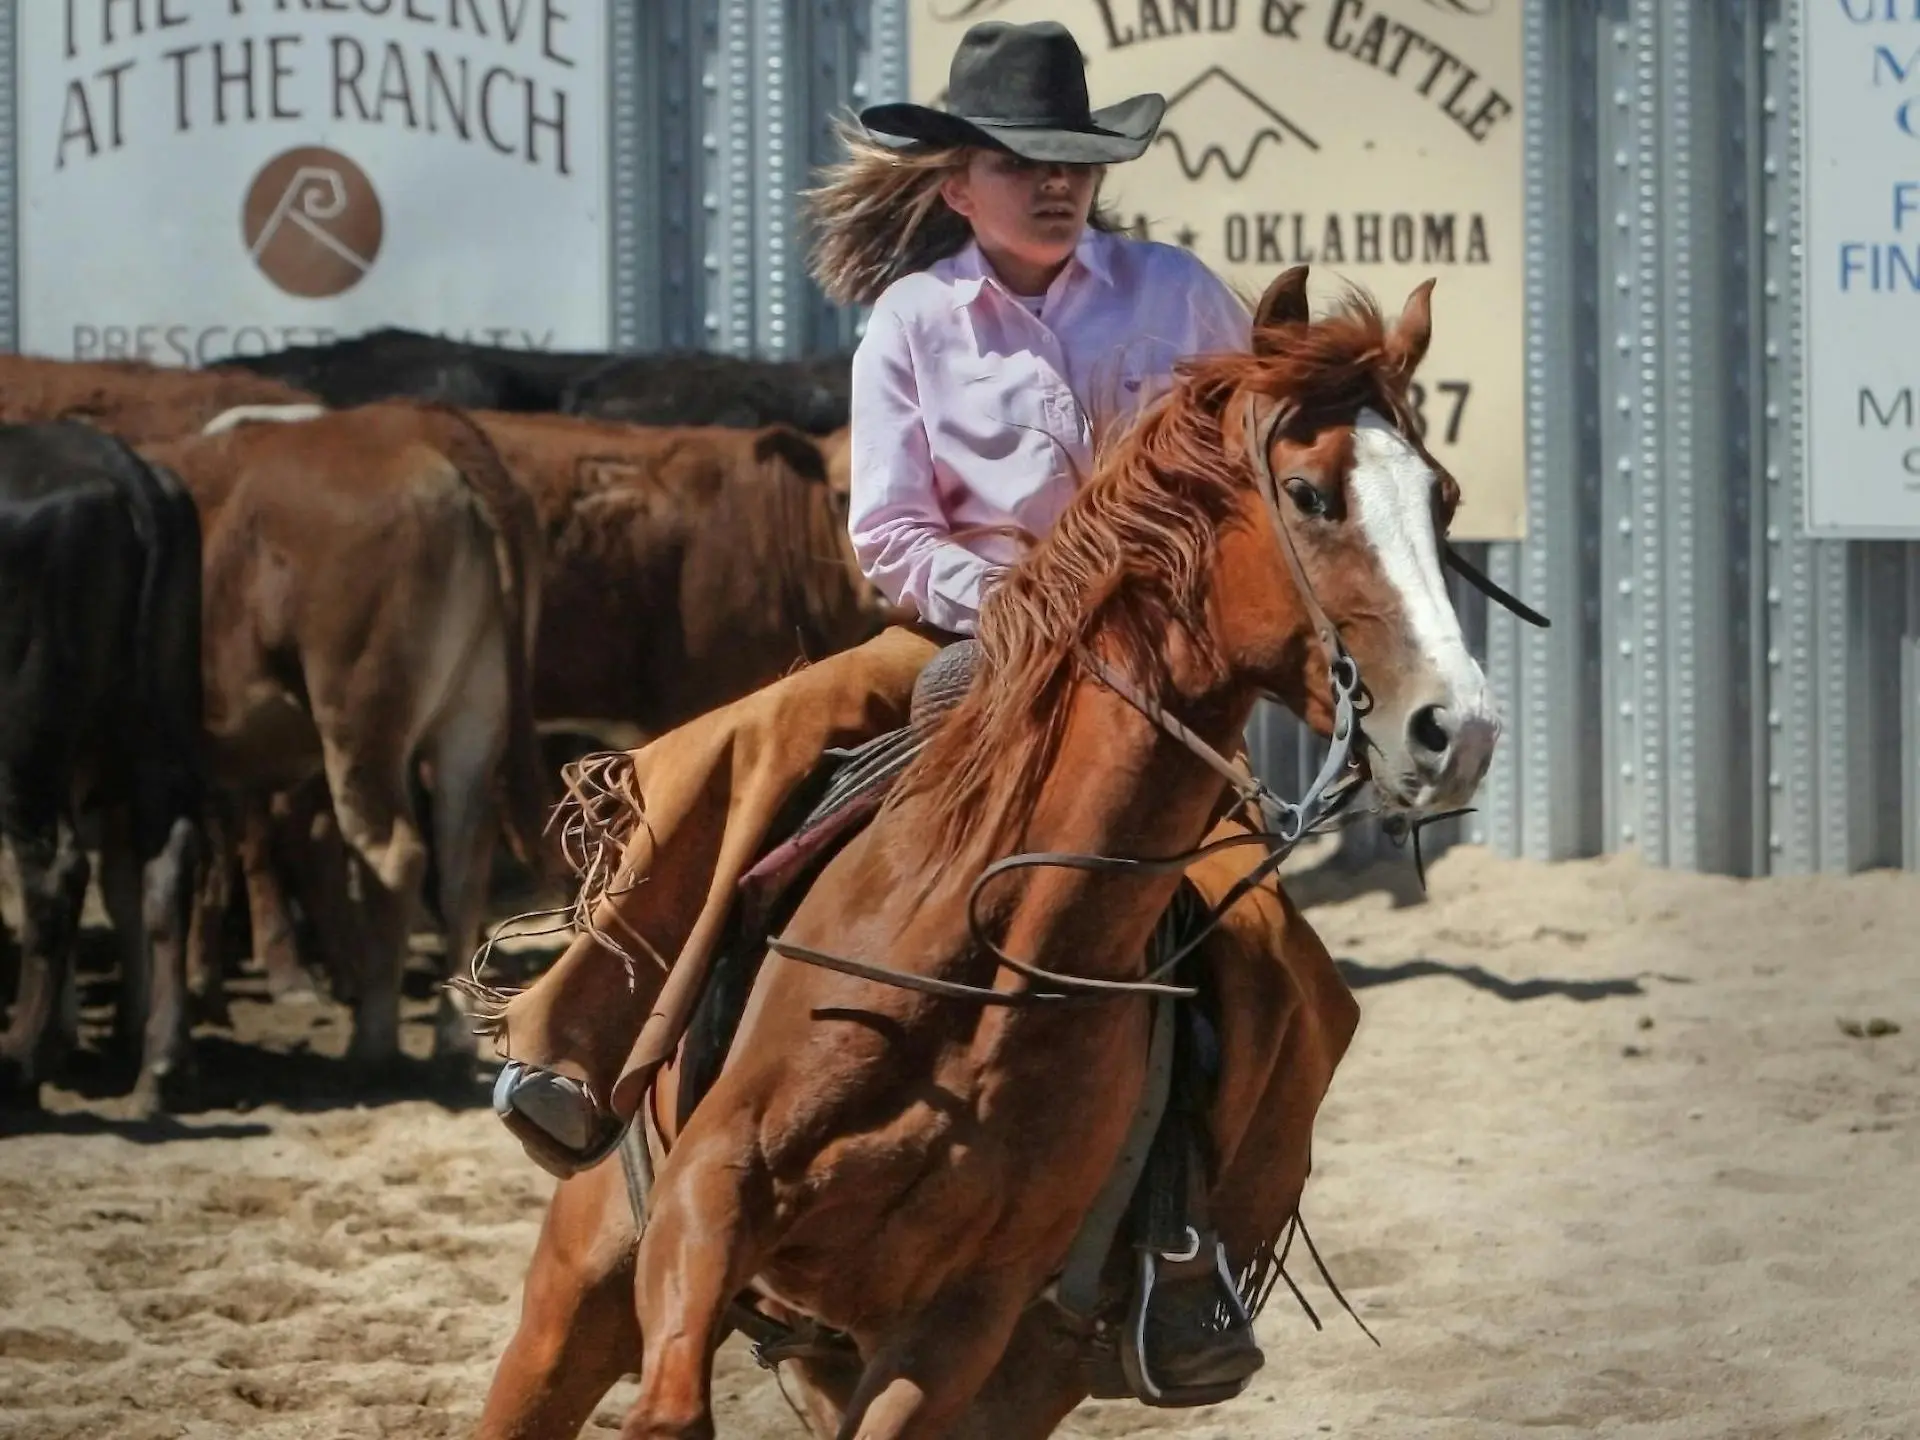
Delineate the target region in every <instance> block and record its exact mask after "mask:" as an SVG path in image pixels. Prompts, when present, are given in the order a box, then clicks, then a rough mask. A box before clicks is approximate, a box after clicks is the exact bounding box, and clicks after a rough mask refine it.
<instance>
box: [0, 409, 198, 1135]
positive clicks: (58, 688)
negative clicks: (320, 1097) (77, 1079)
mask: <svg viewBox="0 0 1920 1440" xmlns="http://www.w3.org/2000/svg"><path fill="white" fill-rule="evenodd" d="M200 746H201V674H200V525H199V518H198V513H197V511H196V509H195V506H194V503H193V500H192V498H191V497H190V496H189V495H188V494H187V492H186V490H185V489H184V487H182V485H181V484H180V482H179V480H178V479H177V478H176V477H174V476H173V475H172V474H170V473H168V472H167V471H165V470H162V469H160V468H158V467H156V466H153V465H150V464H148V463H147V462H146V461H144V460H142V459H141V458H140V457H139V456H138V455H137V454H135V453H134V452H133V451H132V450H131V449H129V448H128V447H127V446H126V445H125V444H124V443H122V442H121V441H120V440H118V439H116V438H114V437H112V436H110V435H107V434H105V433H104V432H102V431H99V430H95V429H93V428H92V427H90V426H87V425H83V424H80V423H77V422H72V421H51V422H44V423H38V424H29V425H0V842H4V845H5V848H6V849H7V851H8V852H9V853H10V854H11V856H12V859H13V863H14V867H15V874H16V876H17V879H18V888H19V891H20V894H21V899H22V902H23V909H24V912H25V920H26V923H25V925H24V927H23V930H22V933H21V936H20V945H19V949H20V965H19V977H18V978H19V983H18V988H17V991H16V993H15V997H14V1005H13V1014H12V1018H11V1021H10V1023H9V1024H8V1026H7V1028H6V1030H5V1032H4V1033H0V1099H8V1100H13V1101H16V1102H20V1101H24V1102H25V1103H26V1104H28V1105H29V1106H31V1105H32V1104H34V1103H36V1102H37V1099H38V1093H39V1085H40V1082H41V1081H42V1080H44V1079H47V1078H49V1076H50V1075H51V1073H52V1072H53V1069H54V1067H55V1066H56V1065H57V1064H58V1062H59V1061H60V1059H61V1058H62V1056H63V1054H64V1052H65V1050H66V1048H67V1047H68V1046H70V1045H71V1043H72V1041H73V1039H74V1036H73V1035H72V1033H71V1028H70V1027H71V1025H72V1023H73V1021H72V1016H73V1011H72V1008H71V1007H70V1006H69V1005H67V1004H66V1003H64V1002H65V1000H66V999H67V997H69V996H70V995H71V988H70V987H71V986H72V983H73V977H72V953H73V944H74V940H75V937H76V935H77V933H78V931H79V926H80V907H81V901H82V899H83V897H84V895H85V893H86V887H87V873H88V866H87V857H86V852H85V850H83V849H82V845H81V839H80V835H81V832H82V828H83V827H84V826H89V825H90V824H91V823H92V822H95V821H97V822H98V823H99V827H100V835H101V837H102V838H101V857H102V867H101V892H102V896H103V898H104V899H105V901H106V904H107V911H108V915H109V916H110V918H111V919H112V921H113V926H114V929H115V931H116V932H117V933H118V936H119V938H120V951H121V954H122V961H121V1003H120V1005H119V1007H118V1011H117V1021H116V1030H117V1032H118V1038H119V1040H120V1043H121V1046H122V1047H123V1049H124V1050H125V1051H127V1052H130V1053H131V1054H132V1055H133V1056H135V1057H137V1061H138V1065H139V1078H138V1080H137V1082H136V1084H135V1096H136V1100H137V1102H138V1103H139V1104H140V1106H141V1108H143V1109H148V1110H151V1109H152V1108H155V1107H156V1106H158V1105H159V1104H162V1103H164V1102H166V1101H168V1100H171V1099H172V1098H174V1097H175V1095H176V1094H177V1093H178V1089H179V1087H180V1084H181V1082H183V1081H184V1080H185V1079H186V1078H187V1071H188V1069H189V1066H188V1061H189V1058H190V1057H189V1053H188V1049H187V1043H186V1017H185V1011H184V1007H183V1004H182V993H181V992H182V981H183V976H182V968H183V955H184V945H185V938H186V929H187V924H188V919H189V905H190V903H191V899H192V896H193V893H194V887H195V884H196V882H197V880H198V869H199V856H200V851H201V840H200V827H199V815H200V809H199V807H200V804H201V798H202V777H201V753H200Z"/></svg>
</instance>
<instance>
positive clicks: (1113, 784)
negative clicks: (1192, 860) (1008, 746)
mask: <svg viewBox="0 0 1920 1440" xmlns="http://www.w3.org/2000/svg"><path fill="white" fill-rule="evenodd" d="M1070 704H1071V707H1072V708H1071V709H1070V711H1069V718H1068V722H1067V729H1066V733H1065V735H1064V736H1063V737H1062V741H1061V745H1060V751H1059V757H1058V759H1057V760H1056V762H1055V764H1054V766H1053V768H1052V772H1051V774H1050V775H1049V777H1048V779H1047V782H1046V784H1045V786H1044V787H1043V789H1042V791H1041V796H1040V801H1039V803H1038V804H1037V805H1036V806H1035V807H1034V812H1033V818H1032V820H1031V821H1030V822H1029V824H1028V826H1027V828H1026V832H1025V834H1024V836H1023V838H1022V843H1021V847H1020V848H1021V849H1023V850H1026V851H1030V852H1034V851H1045V852H1054V853H1068V854H1081V855H1113V856H1123V857H1126V858H1129V859H1143V860H1157V859H1162V858H1165V857H1167V856H1170V855H1177V854H1179V853H1181V852H1183V851H1186V850H1191V849H1193V848H1194V847H1195V846H1197V845H1199V844H1200V843H1201V842H1202V840H1203V839H1204V838H1205V833H1206V830H1207V826H1208V822H1209V821H1210V819H1211V818H1212V816H1213V815H1214V813H1215V811H1216V810H1217V808H1218V806H1219V803H1220V799H1221V790H1222V781H1221V779H1220V777H1219V776H1218V775H1217V774H1216V773H1215V772H1214V771H1213V770H1212V769H1210V768H1208V766H1207V765H1206V764H1205V763H1204V762H1202V761H1201V760H1200V759H1199V758H1198V757H1197V756H1195V755H1194V754H1193V753H1192V752H1191V751H1189V750H1188V749H1187V748H1186V746H1185V745H1183V744H1181V743H1180V742H1179V741H1176V740H1174V739H1173V738H1172V737H1171V736H1169V735H1168V734H1167V733H1166V732H1165V731H1163V730H1162V729H1160V728H1159V726H1157V725H1155V724H1154V723H1153V722H1152V721H1151V720H1149V719H1147V717H1146V716H1144V715H1142V714H1141V713H1140V712H1139V711H1138V710H1136V709H1135V708H1134V707H1133V706H1132V705H1131V704H1129V703H1128V702H1127V701H1125V700H1124V699H1122V698H1120V697H1119V696H1118V695H1116V694H1114V693H1113V692H1112V691H1111V690H1108V689H1107V688H1105V687H1104V686H1101V685H1098V684H1097V683H1094V682H1092V681H1087V682H1083V683H1082V684H1081V686H1080V688H1079V689H1078V692H1077V693H1076V695H1075V696H1074V697H1073V699H1072V701H1071V702H1070ZM1170 708H1171V709H1174V710H1175V711H1176V712H1177V711H1178V710H1179V709H1180V708H1181V707H1180V706H1179V705H1178V703H1177V702H1175V703H1174V704H1173V705H1171V706H1170ZM1251 711H1252V697H1251V694H1250V693H1247V694H1245V695H1241V694H1237V693H1229V694H1218V695H1214V696H1210V697H1208V699H1207V700H1206V702H1205V704H1204V705H1203V706H1201V707H1200V709H1199V711H1198V712H1197V713H1196V712H1194V711H1191V710H1190V711H1189V712H1188V713H1187V714H1185V715H1183V716H1182V717H1181V718H1182V719H1184V720H1186V721H1187V723H1189V724H1191V725H1193V727H1194V729H1195V730H1196V732H1197V733H1198V734H1199V735H1200V736H1201V738H1203V739H1205V740H1206V741H1208V743H1210V744H1212V745H1213V746H1214V747H1215V748H1216V749H1219V750H1223V751H1230V750H1231V748H1232V746H1233V743H1234V737H1235V736H1236V735H1238V733H1239V732H1240V730H1241V729H1242V728H1244V726H1245V724H1246V721H1247V718H1248V716H1249V715H1250V714H1251ZM1179 880H1180V877H1179V876H1178V875H1177V874H1174V875H1165V876H1144V875H1138V874H1124V873H1123V874H1120V875H1117V876H1094V875H1089V874H1086V873H1085V872H1082V871H1075V870H1068V869H1062V868H1054V867H1041V868H1040V869H1038V870H1037V871H1035V872H1034V874H1033V878H1032V879H1031V880H1030V881H1029V882H1028V886H1027V889H1026V890H1025V891H1024V892H1023V893H1022V895H1021V898H1020V900H1019V901H1018V903H1017V904H1016V905H1015V906H1014V908H1013V911H1012V914H1011V915H1010V917H1009V921H1008V938H1009V941H1010V943H1008V944H1007V945H1005V946H1004V947H1003V948H1005V949H1006V950H1007V951H1008V952H1009V953H1012V954H1016V955H1017V954H1023V953H1029V954H1037V953H1038V951H1039V948H1040V947H1044V946H1046V945H1047V944H1048V943H1049V942H1050V941H1051V942H1054V943H1072V941H1073V939H1074V937H1075V936H1077V935H1079V934H1081V933H1084V927H1086V926H1087V924H1088V922H1089V921H1090V920H1091V921H1092V922H1094V924H1095V926H1096V927H1097V929H1098V931H1099V933H1100V935H1101V936H1102V939H1103V942H1106V941H1108V940H1109V937H1110V941H1111V943H1102V944H1101V945H1099V946H1094V947H1088V948H1087V949H1076V950H1075V952H1074V953H1073V954H1072V955H1070V956H1061V957H1059V959H1060V962H1061V963H1062V964H1064V965H1065V966H1066V968H1069V969H1071V970H1072V971H1073V972H1074V973H1075V974H1081V975H1087V976H1093V977H1104V978H1125V977H1127V976H1129V975H1134V974H1138V973H1139V971H1140V968H1141V960H1142V948H1141V947H1142V946H1143V945H1144V944H1145V941H1146V937H1147V935H1148V933H1149V932H1150V931H1151V930H1152V928H1153V926H1154V924H1155V923H1156V922H1157V921H1158V919H1159V917H1160V915H1161V914H1162V912H1163V911H1164V910H1165V908H1166V906H1167V904H1168V902H1169V901H1170V900H1171V898H1172V896H1173V892H1174V890H1175V888H1176V887H1177V886H1178V884H1179ZM1022 942H1024V944H1023V943H1022ZM1042 963H1045V962H1042Z"/></svg>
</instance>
